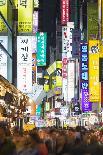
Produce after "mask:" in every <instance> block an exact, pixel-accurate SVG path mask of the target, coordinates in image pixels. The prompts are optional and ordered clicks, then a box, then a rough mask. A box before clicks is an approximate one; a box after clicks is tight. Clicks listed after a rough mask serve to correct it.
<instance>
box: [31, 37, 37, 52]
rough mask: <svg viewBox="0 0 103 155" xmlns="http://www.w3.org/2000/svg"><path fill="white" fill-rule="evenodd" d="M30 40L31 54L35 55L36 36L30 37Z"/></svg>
mask: <svg viewBox="0 0 103 155" xmlns="http://www.w3.org/2000/svg"><path fill="white" fill-rule="evenodd" d="M31 39H32V53H33V54H36V53H37V36H36V35H35V36H31Z"/></svg>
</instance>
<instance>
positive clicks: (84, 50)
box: [80, 43, 92, 112]
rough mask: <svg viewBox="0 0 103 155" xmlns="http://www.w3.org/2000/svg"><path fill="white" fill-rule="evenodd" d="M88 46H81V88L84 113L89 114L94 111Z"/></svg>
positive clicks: (82, 44)
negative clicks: (89, 81)
mask: <svg viewBox="0 0 103 155" xmlns="http://www.w3.org/2000/svg"><path fill="white" fill-rule="evenodd" d="M88 70H89V67H88V45H87V43H81V44H80V75H81V76H80V88H81V95H82V96H81V105H82V111H83V112H88V111H91V110H92V106H91V103H90V102H89V85H88V80H89V79H88Z"/></svg>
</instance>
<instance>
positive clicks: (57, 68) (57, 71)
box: [56, 61, 62, 87]
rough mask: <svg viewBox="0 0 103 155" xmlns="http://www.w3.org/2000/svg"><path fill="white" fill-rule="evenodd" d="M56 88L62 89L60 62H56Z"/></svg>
mask: <svg viewBox="0 0 103 155" xmlns="http://www.w3.org/2000/svg"><path fill="white" fill-rule="evenodd" d="M56 87H62V61H56Z"/></svg>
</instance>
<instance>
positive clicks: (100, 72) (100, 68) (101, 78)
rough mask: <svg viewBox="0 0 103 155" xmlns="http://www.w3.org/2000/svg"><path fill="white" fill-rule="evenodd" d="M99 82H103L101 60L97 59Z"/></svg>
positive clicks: (102, 61) (102, 62)
mask: <svg viewBox="0 0 103 155" xmlns="http://www.w3.org/2000/svg"><path fill="white" fill-rule="evenodd" d="M99 81H100V82H103V58H99Z"/></svg>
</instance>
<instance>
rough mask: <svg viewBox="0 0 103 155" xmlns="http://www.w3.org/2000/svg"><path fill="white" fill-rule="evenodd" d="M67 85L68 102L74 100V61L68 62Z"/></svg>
mask: <svg viewBox="0 0 103 155" xmlns="http://www.w3.org/2000/svg"><path fill="white" fill-rule="evenodd" d="M67 71H68V80H67V81H68V83H67V93H68V96H67V97H68V101H69V102H70V101H71V99H72V98H74V87H75V61H74V60H68V70H67Z"/></svg>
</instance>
